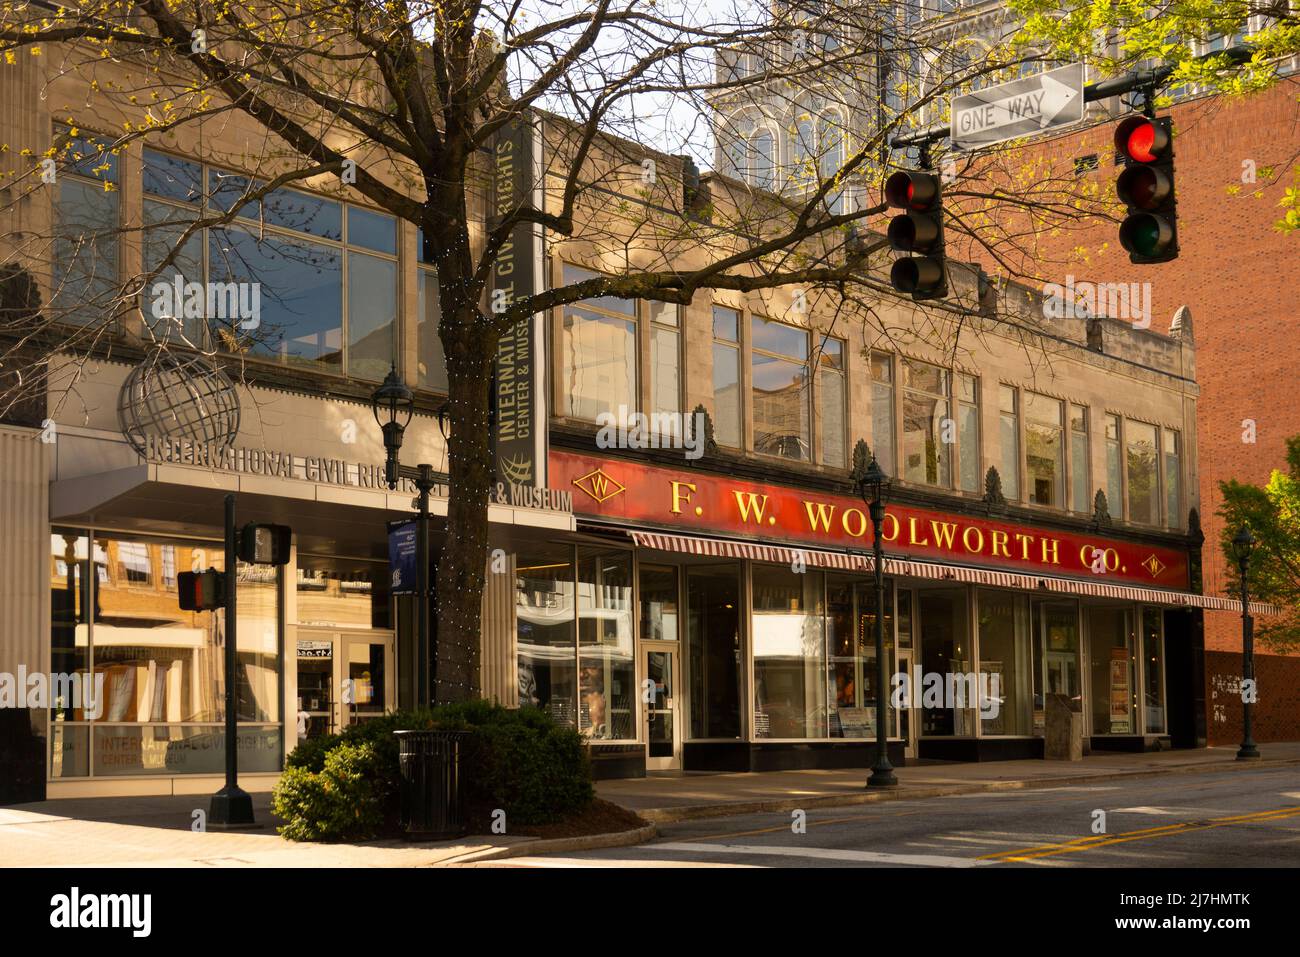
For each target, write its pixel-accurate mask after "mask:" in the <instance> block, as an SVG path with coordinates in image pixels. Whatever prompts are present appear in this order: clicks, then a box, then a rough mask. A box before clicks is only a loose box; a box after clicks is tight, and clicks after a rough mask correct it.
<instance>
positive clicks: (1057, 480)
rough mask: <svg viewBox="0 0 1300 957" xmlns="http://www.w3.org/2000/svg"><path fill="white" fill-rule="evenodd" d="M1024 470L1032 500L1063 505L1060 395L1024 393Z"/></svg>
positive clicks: (1063, 474) (1043, 503) (1036, 502)
mask: <svg viewBox="0 0 1300 957" xmlns="http://www.w3.org/2000/svg"><path fill="white" fill-rule="evenodd" d="M1025 474H1026V476H1027V477H1028V481H1029V486H1028V489H1029V501H1030V502H1032V503H1033V504H1035V505H1050V506H1052V507H1054V508H1060V507H1062V506H1063V505H1064V504H1065V446H1064V444H1063V443H1062V440H1061V403H1060V400H1058V399H1050V398H1048V397H1047V396H1043V395H1037V394H1036V393H1033V392H1026V393H1025Z"/></svg>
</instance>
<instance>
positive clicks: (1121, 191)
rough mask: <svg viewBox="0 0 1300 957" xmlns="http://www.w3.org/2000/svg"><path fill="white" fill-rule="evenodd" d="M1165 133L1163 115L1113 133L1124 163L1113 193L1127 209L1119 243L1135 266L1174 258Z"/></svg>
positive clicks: (1169, 149)
mask: <svg viewBox="0 0 1300 957" xmlns="http://www.w3.org/2000/svg"><path fill="white" fill-rule="evenodd" d="M1171 132H1172V131H1171V125H1170V120H1169V117H1167V116H1162V117H1157V118H1155V119H1150V118H1148V117H1145V116H1132V117H1129V118H1128V119H1127V120H1125V121H1124V122H1122V123H1120V124H1119V126H1118V127H1116V129H1115V148H1116V149H1117V150H1118V151H1119V154H1120V158H1121V159H1122V160H1123V162H1124V171H1123V172H1122V173H1120V175H1119V179H1118V180H1117V181H1116V183H1115V192H1116V193H1117V194H1118V195H1119V199H1120V202H1122V203H1123V204H1124V205H1125V206H1126V207H1127V213H1126V215H1125V217H1124V222H1123V223H1121V224H1120V228H1119V241H1120V244H1121V245H1122V246H1123V247H1124V249H1126V250H1127V251H1128V254H1129V259H1130V260H1131V261H1132V262H1135V263H1160V262H1168V261H1169V260H1171V259H1175V258H1177V256H1178V229H1177V227H1178V214H1177V208H1176V201H1175V196H1174V151H1173V136H1172V135H1171Z"/></svg>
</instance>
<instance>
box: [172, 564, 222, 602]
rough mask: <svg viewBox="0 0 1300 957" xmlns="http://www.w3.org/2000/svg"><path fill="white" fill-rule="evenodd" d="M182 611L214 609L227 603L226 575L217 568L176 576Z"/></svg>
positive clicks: (177, 592) (182, 573)
mask: <svg viewBox="0 0 1300 957" xmlns="http://www.w3.org/2000/svg"><path fill="white" fill-rule="evenodd" d="M176 594H177V597H178V598H179V599H180V606H181V611H213V610H215V609H217V608H222V607H224V606H225V604H226V576H225V575H223V574H222V573H221V572H219V571H217V570H216V569H213V568H209V569H208V570H207V571H204V572H181V573H179V574H178V575H177V576H176Z"/></svg>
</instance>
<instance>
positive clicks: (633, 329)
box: [559, 263, 639, 421]
mask: <svg viewBox="0 0 1300 957" xmlns="http://www.w3.org/2000/svg"><path fill="white" fill-rule="evenodd" d="M599 275H600V274H599V273H596V272H593V271H591V270H590V269H583V268H581V267H579V266H572V265H570V264H568V263H565V264H564V272H563V282H564V285H566V286H568V285H572V284H573V283H577V282H582V281H584V280H587V279H595V278H597V277H598V276H599ZM561 313H562V314H561V317H560V336H561V339H560V388H559V393H560V396H559V397H560V411H561V414H563V415H568V416H572V417H574V418H578V419H586V420H589V421H595V419H596V417H597V416H598V415H600V413H602V412H611V413H613V414H615V415H618V414H619V412H620V409H622V410H623V411H624V412H630V411H635V410H636V409H637V408H638V406H639V403H638V402H637V361H636V357H637V321H636V319H637V315H636V300H635V299H621V298H618V297H616V296H600V297H598V298H595V299H584V300H582V301H581V302H578V303H572V304H570V305H567V306H565V307H564V308H563V309H562V310H561Z"/></svg>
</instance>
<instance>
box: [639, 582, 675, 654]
mask: <svg viewBox="0 0 1300 957" xmlns="http://www.w3.org/2000/svg"><path fill="white" fill-rule="evenodd" d="M640 575H641V588H640V594H639V600H640V602H641V640H642V641H676V640H677V639H678V638H680V637H681V631H680V629H681V618H680V612H679V610H678V607H677V569H676V568H673V567H671V566H659V565H641V566H640Z"/></svg>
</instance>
